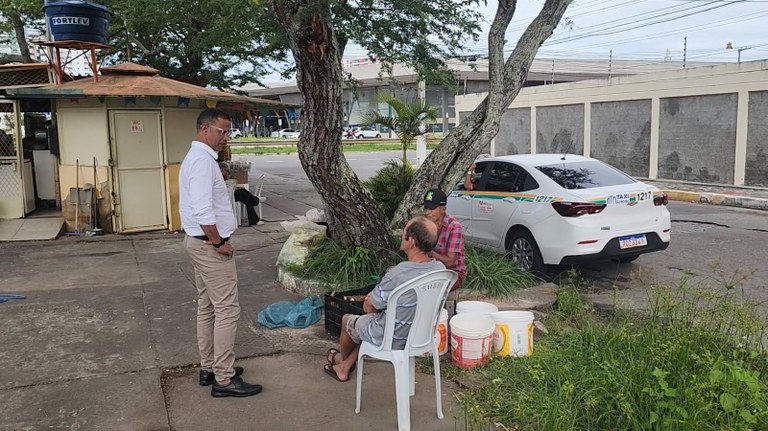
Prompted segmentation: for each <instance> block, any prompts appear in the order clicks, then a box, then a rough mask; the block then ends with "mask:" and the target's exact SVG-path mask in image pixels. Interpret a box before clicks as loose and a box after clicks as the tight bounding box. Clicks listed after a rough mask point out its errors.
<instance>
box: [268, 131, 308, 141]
mask: <svg viewBox="0 0 768 431" xmlns="http://www.w3.org/2000/svg"><path fill="white" fill-rule="evenodd" d="M300 133H301V132H298V131H296V130H293V129H280V130H278V131H275V132H272V133H271V134H270V135H269V136H270V137H272V138H282V139H288V138H290V139H298V138H299V134H300Z"/></svg>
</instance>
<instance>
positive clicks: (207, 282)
mask: <svg viewBox="0 0 768 431" xmlns="http://www.w3.org/2000/svg"><path fill="white" fill-rule="evenodd" d="M184 248H185V249H186V250H187V254H188V255H189V258H190V259H191V260H192V265H193V266H194V267H195V285H196V286H197V347H198V349H199V350H200V367H201V368H202V369H204V370H212V371H213V373H214V374H215V375H216V380H226V379H228V378H230V377H232V376H234V375H235V370H234V368H233V367H234V364H235V352H234V347H235V333H236V332H237V320H238V319H239V318H240V302H239V301H238V298H237V269H236V268H235V258H234V257H228V256H225V255H223V254H219V253H218V252H216V249H215V248H213V247H212V246H211V245H210V244H206V243H205V242H204V241H202V240H199V239H196V238H192V237H190V236H186V237H184Z"/></svg>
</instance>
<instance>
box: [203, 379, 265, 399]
mask: <svg viewBox="0 0 768 431" xmlns="http://www.w3.org/2000/svg"><path fill="white" fill-rule="evenodd" d="M259 392H261V385H251V384H248V383H245V382H244V381H243V379H242V378H241V377H232V378H230V379H229V384H228V385H226V386H222V385H220V384H219V382H215V383H214V384H213V387H212V388H211V396H212V397H239V398H242V397H250V396H251V395H256V394H258V393H259Z"/></svg>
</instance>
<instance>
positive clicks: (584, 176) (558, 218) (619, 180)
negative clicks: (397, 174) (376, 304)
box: [447, 154, 671, 272]
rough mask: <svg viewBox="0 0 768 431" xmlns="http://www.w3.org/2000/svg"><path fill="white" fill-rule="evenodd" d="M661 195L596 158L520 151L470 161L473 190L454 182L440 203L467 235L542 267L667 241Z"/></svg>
mask: <svg viewBox="0 0 768 431" xmlns="http://www.w3.org/2000/svg"><path fill="white" fill-rule="evenodd" d="M667 202H668V197H667V195H666V194H664V193H662V192H661V191H659V189H657V188H656V187H654V186H651V185H648V184H645V183H643V182H640V181H637V180H635V179H634V178H632V177H631V176H629V175H627V174H625V173H624V172H622V171H620V170H618V169H616V168H614V167H612V166H610V165H607V164H605V163H603V162H601V161H599V160H596V159H592V158H589V157H583V156H577V155H573V154H567V155H563V154H527V155H512V156H502V157H493V158H487V159H482V160H480V161H477V162H476V168H475V172H474V175H473V177H472V190H465V189H464V183H463V182H462V183H460V184H458V185H457V186H456V188H455V189H454V190H453V191H452V192H451V193H450V195H449V196H448V208H447V210H448V213H449V214H451V215H452V216H454V217H456V218H457V219H458V220H459V221H460V222H461V224H462V225H463V227H464V238H465V241H467V242H468V243H470V244H472V245H476V246H479V247H481V248H487V249H491V250H494V251H498V252H499V253H507V254H508V255H509V257H510V259H511V260H512V261H513V262H516V263H518V264H519V265H520V266H521V267H522V268H524V269H526V270H529V271H534V272H541V271H543V270H544V269H545V265H560V264H579V263H587V262H594V261H601V260H614V261H616V262H631V261H633V260H635V259H637V258H638V256H640V255H641V254H643V253H649V252H653V251H659V250H664V249H666V248H667V247H668V246H669V241H670V228H671V221H670V215H669V211H668V210H667V206H666V205H667Z"/></svg>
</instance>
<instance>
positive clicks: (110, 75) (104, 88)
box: [8, 63, 294, 107]
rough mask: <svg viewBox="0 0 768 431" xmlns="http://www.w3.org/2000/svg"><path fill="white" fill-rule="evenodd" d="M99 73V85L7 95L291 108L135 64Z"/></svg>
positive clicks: (17, 91) (87, 82) (63, 86)
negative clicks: (171, 99) (164, 98)
mask: <svg viewBox="0 0 768 431" xmlns="http://www.w3.org/2000/svg"><path fill="white" fill-rule="evenodd" d="M100 70H101V72H102V74H101V75H100V76H99V80H98V82H96V81H94V79H93V78H92V77H89V78H85V79H79V80H77V81H72V82H67V83H65V84H61V85H47V86H44V87H39V88H17V89H9V90H8V94H9V95H11V96H17V97H50V98H68V97H131V96H135V97H144V96H168V97H173V96H176V97H188V98H190V99H209V100H216V101H222V102H230V103H243V104H250V105H261V106H271V107H290V106H294V105H291V104H286V103H281V102H277V101H274V100H268V99H260V98H256V97H249V96H241V95H237V94H231V93H225V92H223V91H218V90H212V89H209V88H204V87H199V86H197V85H192V84H187V83H186V82H181V81H176V80H174V79H170V78H164V77H162V76H160V75H159V71H158V70H157V69H153V68H151V67H147V66H142V65H140V64H136V63H122V64H118V65H115V66H109V67H103V68H101V69H100Z"/></svg>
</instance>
